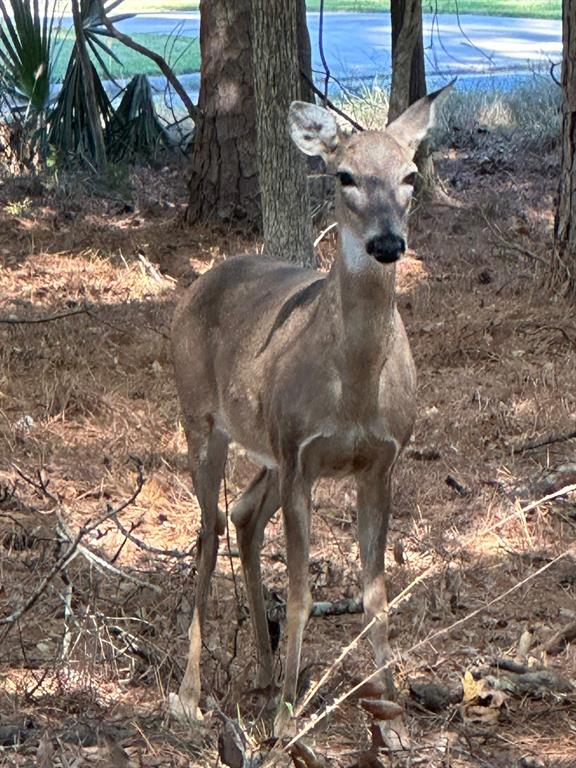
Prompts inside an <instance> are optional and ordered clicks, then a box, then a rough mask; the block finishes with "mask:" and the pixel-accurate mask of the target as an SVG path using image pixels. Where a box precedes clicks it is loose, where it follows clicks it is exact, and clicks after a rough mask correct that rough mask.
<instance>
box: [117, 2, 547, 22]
mask: <svg viewBox="0 0 576 768" xmlns="http://www.w3.org/2000/svg"><path fill="white" fill-rule="evenodd" d="M306 5H307V8H308V10H309V11H318V10H319V8H320V2H319V0H308V2H307V4H306ZM198 6H199V3H198V0H142V1H141V2H140V0H126V1H125V2H124V3H123V4H122V7H121V10H122V11H134V12H137V13H150V12H152V11H197V10H198ZM324 8H325V10H327V11H358V12H364V11H365V12H376V11H389V10H390V2H389V0H326V2H325V4H324ZM422 8H423V10H424V13H434V12H435V11H437V12H438V13H456V10H458V12H459V13H461V14H466V13H478V14H486V15H488V16H526V17H532V18H538V19H559V18H561V12H562V0H422Z"/></svg>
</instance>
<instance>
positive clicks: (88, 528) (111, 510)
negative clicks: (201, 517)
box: [0, 460, 161, 625]
mask: <svg viewBox="0 0 576 768" xmlns="http://www.w3.org/2000/svg"><path fill="white" fill-rule="evenodd" d="M136 465H137V472H138V480H137V485H136V488H135V490H134V492H133V493H132V494H131V496H130V497H129V498H128V499H126V501H124V502H122V504H120V505H119V506H118V507H111V506H110V505H108V506H107V508H106V511H105V512H103V513H102V514H101V515H100V516H99V517H97V518H96V520H94V521H93V522H90V521H88V522H87V523H86V524H85V525H83V526H82V528H80V529H79V531H78V532H77V533H76V535H74V536H73V535H72V533H71V532H70V531H69V530H68V529H67V528H66V525H65V523H64V521H63V518H62V516H61V514H60V512H59V511H58V510H57V511H56V515H57V517H58V520H59V523H60V524H61V526H63V528H62V530H63V531H64V533H65V538H66V541H67V542H69V547H68V548H67V549H66V551H65V552H64V554H62V555H61V556H60V557H59V558H58V559H57V561H56V563H55V564H54V565H53V567H52V568H51V569H50V571H49V572H48V574H47V575H46V576H45V577H44V578H43V579H42V581H41V582H40V584H39V585H38V587H37V588H36V589H35V590H34V592H32V594H31V595H30V597H28V599H27V600H25V602H24V603H23V604H22V605H21V606H20V608H17V609H16V610H15V611H13V612H12V613H11V614H9V615H8V616H4V617H3V618H0V625H6V624H14V623H15V622H17V621H18V620H19V619H20V618H22V616H23V615H24V614H25V613H27V612H28V611H29V610H30V609H31V608H32V607H33V606H34V605H35V604H36V603H37V602H38V600H39V598H40V597H41V596H42V594H43V593H44V592H45V591H46V589H47V587H48V585H49V584H50V582H51V581H52V579H53V578H54V577H55V576H56V575H57V574H58V573H60V572H61V571H62V570H63V569H64V568H66V566H67V565H68V564H69V563H71V562H72V560H73V559H74V558H75V557H76V556H77V555H78V554H80V553H82V554H83V555H84V556H85V557H87V558H88V559H91V560H92V562H94V563H95V562H96V561H98V564H99V565H101V566H102V567H107V568H108V570H113V571H114V572H115V573H116V574H117V575H120V576H122V577H123V578H127V579H130V580H132V581H135V582H136V583H139V584H140V585H141V586H146V587H149V588H150V589H153V590H154V591H156V592H159V591H161V590H160V588H159V587H157V586H156V585H151V584H148V583H147V582H142V580H140V579H137V577H134V576H128V575H127V574H126V573H124V572H123V571H120V569H118V568H116V567H115V566H112V565H111V564H110V563H108V562H107V561H105V560H104V558H101V557H99V556H98V555H95V554H94V553H93V552H92V551H91V550H89V549H88V548H87V547H85V546H84V545H82V544H81V543H80V542H81V541H82V539H83V538H84V537H85V536H86V535H87V534H89V533H91V532H92V531H94V530H95V529H96V528H98V526H100V525H102V524H103V523H104V522H106V520H109V519H110V518H111V517H114V516H115V515H117V514H119V513H120V512H121V511H122V510H124V509H126V507H128V506H129V505H130V504H132V503H133V502H134V501H135V500H136V499H137V498H138V495H139V494H140V491H141V490H142V488H143V486H144V482H145V478H144V473H143V469H142V463H141V462H140V461H138V460H136ZM13 466H14V469H15V470H16V472H17V473H18V474H19V475H20V477H21V478H22V479H23V480H25V481H26V482H27V483H30V484H31V485H32V486H33V487H34V488H36V490H38V491H39V492H41V493H42V494H44V495H45V496H46V497H47V498H49V499H50V500H51V501H53V502H55V503H56V504H57V505H58V506H59V505H60V501H59V499H58V498H57V496H55V495H54V494H53V493H52V492H51V491H49V490H48V481H47V480H45V479H44V478H43V477H42V473H41V472H39V473H38V480H34V479H32V478H31V477H29V476H28V475H26V474H25V473H24V472H23V471H22V470H21V469H20V468H19V467H17V466H16V465H13Z"/></svg>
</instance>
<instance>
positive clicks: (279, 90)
mask: <svg viewBox="0 0 576 768" xmlns="http://www.w3.org/2000/svg"><path fill="white" fill-rule="evenodd" d="M298 1H299V0H252V11H253V22H254V26H253V29H254V34H253V40H254V90H255V95H256V114H257V136H258V141H257V146H258V167H259V173H260V190H261V201H262V221H263V230H264V251H265V253H266V254H267V255H269V256H271V257H273V258H281V259H288V260H290V261H295V262H299V263H304V264H307V265H313V264H315V257H314V248H313V244H312V223H311V218H310V202H309V195H308V182H307V178H306V163H305V161H304V158H303V156H302V155H301V154H300V153H299V152H298V150H297V149H296V147H295V146H294V145H293V143H292V141H291V139H290V137H289V135H288V129H287V116H288V107H289V105H290V102H291V101H293V100H295V99H299V98H300V97H301V89H300V76H299V69H300V68H299V60H298V31H297V26H298V24H297V3H298Z"/></svg>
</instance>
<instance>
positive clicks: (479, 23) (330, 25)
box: [118, 13, 562, 80]
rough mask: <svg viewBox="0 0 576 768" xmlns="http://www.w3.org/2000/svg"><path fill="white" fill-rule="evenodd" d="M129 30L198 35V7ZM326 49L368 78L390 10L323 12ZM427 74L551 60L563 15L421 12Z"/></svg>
mask: <svg viewBox="0 0 576 768" xmlns="http://www.w3.org/2000/svg"><path fill="white" fill-rule="evenodd" d="M118 26H119V28H120V29H121V30H122V31H124V32H126V33H128V34H131V33H134V32H163V33H178V34H182V35H185V36H190V37H196V36H198V33H199V14H198V13H188V14H158V15H156V14H141V15H139V16H137V17H135V18H134V19H129V20H127V21H124V22H121V23H120V24H119V25H118ZM308 27H309V30H310V37H311V40H312V46H313V67H314V69H315V70H316V71H317V72H323V67H322V62H321V58H320V52H319V45H318V27H319V14H318V13H309V14H308ZM323 40H324V53H325V57H326V59H327V61H328V65H329V68H330V71H331V73H332V74H333V75H334V76H335V77H336V78H338V79H344V80H347V79H349V78H352V79H356V78H362V79H365V78H373V77H375V76H377V75H386V74H387V73H388V72H389V70H390V14H389V13H326V14H324V34H323ZM424 40H425V48H426V68H427V73H428V75H429V76H432V77H436V78H440V79H449V78H451V77H453V76H454V75H458V76H459V77H465V78H466V77H474V76H478V75H483V76H486V75H489V74H494V73H497V72H506V71H507V72H510V71H515V72H518V71H524V72H526V71H531V70H532V69H533V68H535V67H536V68H538V67H540V68H548V67H549V64H550V62H558V61H560V59H561V55H562V24H561V21H560V20H549V19H546V20H544V19H523V18H509V17H504V16H469V15H462V16H460V17H459V18H458V17H457V16H455V15H452V14H446V15H440V16H434V15H431V14H425V15H424Z"/></svg>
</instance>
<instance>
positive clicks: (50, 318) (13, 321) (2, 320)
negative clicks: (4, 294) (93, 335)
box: [0, 305, 88, 325]
mask: <svg viewBox="0 0 576 768" xmlns="http://www.w3.org/2000/svg"><path fill="white" fill-rule="evenodd" d="M87 314H88V307H87V306H86V305H82V306H81V307H78V308H77V309H71V310H69V311H68V312H59V313H58V314H56V315H46V316H45V317H0V324H2V325H34V324H36V323H52V322H54V320H63V319H64V318H66V317H71V316H72V315H87Z"/></svg>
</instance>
